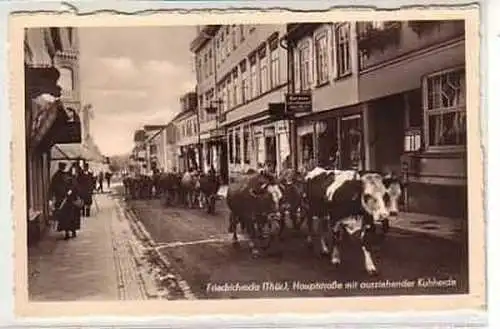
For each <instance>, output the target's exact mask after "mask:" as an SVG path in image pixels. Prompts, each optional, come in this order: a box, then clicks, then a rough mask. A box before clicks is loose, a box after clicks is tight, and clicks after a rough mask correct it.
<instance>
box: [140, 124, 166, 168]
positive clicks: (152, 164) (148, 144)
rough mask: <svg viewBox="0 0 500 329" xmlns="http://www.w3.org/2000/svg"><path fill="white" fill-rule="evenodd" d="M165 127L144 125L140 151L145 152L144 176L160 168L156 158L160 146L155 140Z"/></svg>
mask: <svg viewBox="0 0 500 329" xmlns="http://www.w3.org/2000/svg"><path fill="white" fill-rule="evenodd" d="M165 127H166V125H145V126H144V128H143V131H144V138H145V139H144V142H143V147H142V149H143V150H144V151H145V152H144V153H145V159H144V160H145V167H144V166H143V168H144V169H145V172H146V174H150V173H151V172H153V170H155V169H159V167H160V163H159V161H160V159H159V158H158V155H159V152H160V145H158V143H157V142H156V138H155V137H157V136H158V135H159V134H160V133H161V131H162V130H164V129H165Z"/></svg>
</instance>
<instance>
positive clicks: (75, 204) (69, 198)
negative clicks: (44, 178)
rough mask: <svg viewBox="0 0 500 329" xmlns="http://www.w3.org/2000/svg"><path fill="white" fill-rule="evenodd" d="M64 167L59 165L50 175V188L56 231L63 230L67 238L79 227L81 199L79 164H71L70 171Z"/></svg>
mask: <svg viewBox="0 0 500 329" xmlns="http://www.w3.org/2000/svg"><path fill="white" fill-rule="evenodd" d="M65 168H66V165H61V164H60V165H59V171H58V172H56V173H55V174H54V176H53V177H52V180H51V186H50V190H51V194H52V195H53V197H54V198H55V209H56V210H55V212H54V216H55V218H56V220H57V231H58V232H62V231H64V233H65V236H64V239H65V240H68V239H69V238H70V237H73V238H74V237H76V231H78V230H79V229H80V215H81V208H82V207H83V200H82V198H81V193H80V190H79V187H78V182H77V175H78V174H79V170H78V168H79V166H78V165H76V166H75V165H73V167H72V168H71V172H70V173H66V172H64V169H65ZM70 233H71V236H70Z"/></svg>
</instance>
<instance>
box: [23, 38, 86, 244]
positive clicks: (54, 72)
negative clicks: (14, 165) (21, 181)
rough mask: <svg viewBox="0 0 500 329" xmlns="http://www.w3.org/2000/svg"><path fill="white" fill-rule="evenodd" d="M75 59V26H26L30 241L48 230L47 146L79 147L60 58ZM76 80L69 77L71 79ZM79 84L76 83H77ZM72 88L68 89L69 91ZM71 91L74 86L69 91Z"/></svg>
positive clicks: (76, 122) (77, 127) (78, 130)
mask: <svg viewBox="0 0 500 329" xmlns="http://www.w3.org/2000/svg"><path fill="white" fill-rule="evenodd" d="M66 56H68V57H70V58H71V59H72V60H77V58H78V43H77V37H76V31H75V30H74V29H73V28H29V29H26V30H25V34H24V73H25V124H26V183H27V184H26V186H27V197H26V200H27V213H26V215H27V220H28V237H27V238H28V243H32V242H36V241H38V240H39V238H40V237H41V235H42V233H43V232H44V230H45V228H46V227H47V223H48V219H49V216H50V213H49V199H50V193H49V185H50V172H51V169H50V166H51V148H52V146H53V145H55V144H66V143H80V142H81V124H80V118H79V115H78V112H77V111H75V109H73V108H66V106H65V103H64V101H66V100H67V99H68V97H70V96H71V95H73V94H72V92H71V91H68V86H67V85H66V83H65V82H64V81H65V79H66V77H67V75H68V73H67V71H64V69H62V70H61V68H60V67H59V68H58V66H59V64H60V61H61V58H63V57H66ZM74 80H75V78H73V81H74ZM76 80H77V79H76ZM70 89H71V88H70ZM73 90H74V88H73Z"/></svg>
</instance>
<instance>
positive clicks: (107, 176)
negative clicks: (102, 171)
mask: <svg viewBox="0 0 500 329" xmlns="http://www.w3.org/2000/svg"><path fill="white" fill-rule="evenodd" d="M111 176H112V174H111V173H110V172H109V171H106V175H105V177H106V183H107V184H108V189H109V186H110V185H111Z"/></svg>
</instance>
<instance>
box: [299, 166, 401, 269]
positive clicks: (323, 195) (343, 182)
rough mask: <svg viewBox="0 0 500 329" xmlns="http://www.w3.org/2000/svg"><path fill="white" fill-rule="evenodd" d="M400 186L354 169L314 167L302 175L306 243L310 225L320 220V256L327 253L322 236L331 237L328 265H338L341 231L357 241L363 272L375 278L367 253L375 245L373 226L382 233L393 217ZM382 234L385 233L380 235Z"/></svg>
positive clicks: (379, 175)
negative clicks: (380, 228)
mask: <svg viewBox="0 0 500 329" xmlns="http://www.w3.org/2000/svg"><path fill="white" fill-rule="evenodd" d="M400 195H401V184H400V182H399V180H398V179H397V178H395V177H393V176H387V177H385V176H384V175H382V174H380V173H377V172H359V171H356V170H326V169H324V168H321V167H316V168H314V169H312V170H311V171H309V172H308V173H306V175H305V198H306V201H307V203H308V209H307V212H308V214H307V221H308V229H309V235H308V242H309V243H311V242H312V232H313V222H314V221H315V220H316V219H320V228H319V230H320V232H319V234H320V242H321V252H322V254H329V253H330V250H329V248H328V246H327V244H326V235H329V234H331V236H330V238H331V242H332V250H331V259H330V260H331V263H332V264H334V265H335V266H338V265H340V263H341V257H340V256H341V255H340V251H339V243H340V241H341V237H342V233H343V232H345V233H347V234H349V235H351V236H354V237H356V238H358V239H359V241H360V242H361V249H362V252H363V256H364V263H365V270H366V271H367V273H368V274H369V275H376V274H377V272H378V271H377V268H376V266H375V264H374V262H373V259H372V255H371V252H372V250H373V246H374V244H375V243H376V238H377V233H376V227H377V226H379V225H381V226H382V227H383V232H386V231H387V229H388V227H389V225H388V220H389V218H390V217H391V216H397V212H398V210H397V205H398V199H399V197H400ZM384 234H385V233H384Z"/></svg>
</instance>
